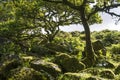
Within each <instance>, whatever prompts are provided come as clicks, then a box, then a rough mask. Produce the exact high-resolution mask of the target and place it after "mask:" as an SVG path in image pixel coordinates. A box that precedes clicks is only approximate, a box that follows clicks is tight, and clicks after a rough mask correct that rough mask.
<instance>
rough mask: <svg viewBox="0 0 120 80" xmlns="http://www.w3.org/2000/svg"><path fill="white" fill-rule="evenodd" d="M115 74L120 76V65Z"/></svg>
mask: <svg viewBox="0 0 120 80" xmlns="http://www.w3.org/2000/svg"><path fill="white" fill-rule="evenodd" d="M115 74H120V65H118V66H117V68H116V69H115Z"/></svg>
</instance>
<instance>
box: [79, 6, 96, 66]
mask: <svg viewBox="0 0 120 80" xmlns="http://www.w3.org/2000/svg"><path fill="white" fill-rule="evenodd" d="M84 11H85V8H84V7H82V8H81V10H80V16H81V21H82V24H83V27H84V30H85V40H86V58H85V59H83V61H82V62H83V63H84V64H85V65H86V66H87V67H91V66H93V65H94V63H95V61H96V56H95V53H94V50H93V47H92V42H91V36H90V28H89V24H88V22H87V20H86V15H85V12H84Z"/></svg>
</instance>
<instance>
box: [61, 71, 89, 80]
mask: <svg viewBox="0 0 120 80" xmlns="http://www.w3.org/2000/svg"><path fill="white" fill-rule="evenodd" d="M90 76H91V75H90V74H82V73H70V72H68V73H65V74H64V75H63V77H62V78H61V80H86V78H88V77H90Z"/></svg>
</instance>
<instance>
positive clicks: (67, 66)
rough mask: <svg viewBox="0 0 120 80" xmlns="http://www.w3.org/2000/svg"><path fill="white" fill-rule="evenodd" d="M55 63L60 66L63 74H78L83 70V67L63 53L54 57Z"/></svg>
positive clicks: (80, 63)
mask: <svg viewBox="0 0 120 80" xmlns="http://www.w3.org/2000/svg"><path fill="white" fill-rule="evenodd" d="M55 62H56V63H57V64H58V65H59V66H61V68H62V70H63V72H78V71H80V70H83V69H84V68H85V65H84V64H83V63H82V62H80V61H78V60H77V59H76V58H73V57H71V56H69V55H67V54H65V53H62V54H60V55H57V56H56V59H55Z"/></svg>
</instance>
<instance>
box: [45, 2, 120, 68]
mask: <svg viewBox="0 0 120 80" xmlns="http://www.w3.org/2000/svg"><path fill="white" fill-rule="evenodd" d="M43 1H47V2H53V3H56V4H57V3H62V4H63V5H67V6H69V7H70V8H72V9H73V10H77V11H79V13H80V19H81V21H82V25H83V27H84V30H85V34H86V52H87V57H86V58H85V59H84V60H83V63H85V64H86V65H87V67H89V66H92V65H94V63H95V60H96V58H95V54H94V51H93V48H92V44H91V37H90V28H89V25H90V22H89V21H92V22H93V23H95V20H96V19H97V22H99V20H100V19H99V18H100V17H99V16H98V14H97V13H98V12H105V13H108V14H110V15H112V16H117V17H120V15H118V14H116V13H114V12H111V11H110V10H111V9H113V8H117V7H119V6H120V3H119V2H120V1H119V0H116V1H115V0H96V1H94V0H43ZM94 2H95V3H94ZM92 3H94V6H91V4H92Z"/></svg>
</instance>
